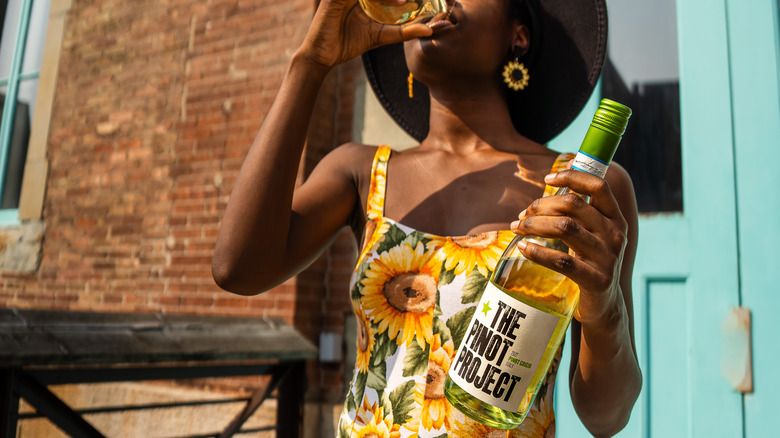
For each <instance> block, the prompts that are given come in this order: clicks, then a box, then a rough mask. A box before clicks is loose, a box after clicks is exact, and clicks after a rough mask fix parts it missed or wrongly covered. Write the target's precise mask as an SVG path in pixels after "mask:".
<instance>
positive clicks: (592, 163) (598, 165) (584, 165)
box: [571, 151, 609, 179]
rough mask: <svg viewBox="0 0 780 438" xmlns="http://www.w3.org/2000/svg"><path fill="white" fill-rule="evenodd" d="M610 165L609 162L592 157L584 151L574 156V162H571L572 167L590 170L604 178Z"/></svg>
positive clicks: (585, 170) (584, 170) (591, 172)
mask: <svg viewBox="0 0 780 438" xmlns="http://www.w3.org/2000/svg"><path fill="white" fill-rule="evenodd" d="M608 167H609V164H608V163H605V162H603V161H601V160H599V159H598V158H595V157H591V156H590V155H588V154H586V153H584V152H582V151H580V152H577V156H576V157H574V162H573V163H572V164H571V168H572V169H577V170H581V171H583V172H588V173H590V174H591V175H596V176H597V177H599V178H602V179H603V178H604V176H605V175H606V174H607V168H608Z"/></svg>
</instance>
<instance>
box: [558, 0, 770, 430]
mask: <svg viewBox="0 0 780 438" xmlns="http://www.w3.org/2000/svg"><path fill="white" fill-rule="evenodd" d="M640 3H641V4H640ZM644 3H646V5H643V4H644ZM669 3H671V8H672V11H673V23H672V26H673V29H672V31H673V32H672V33H674V34H676V36H677V38H676V40H677V50H678V57H677V58H678V59H677V60H678V62H679V66H678V72H679V111H680V116H679V119H680V135H679V138H680V145H681V146H680V149H681V152H680V154H681V159H682V164H681V175H682V200H683V202H682V204H683V207H682V208H681V209H679V210H680V211H676V212H670V213H658V212H656V213H645V214H643V215H642V216H641V219H640V242H639V253H638V255H637V261H636V270H635V276H634V283H633V284H634V290H633V293H634V312H635V331H636V341H637V350H638V355H639V360H640V364H641V367H642V372H643V375H644V385H643V390H642V394H641V396H640V399H639V401H638V403H637V405H636V406H635V408H634V411H633V414H632V418H631V421H630V423H629V424H628V426H627V427H626V429H625V430H624V431H623V432H622V433H621V434H620V435H619V436H622V437H745V438H748V437H756V438H758V437H765V436H778V435H777V434H778V433H780V432H777V424H780V423H778V420H777V415H778V414H777V412H778V409H780V378H778V377H776V376H775V372H774V368H775V367H776V364H777V363H780V362H778V361H780V347H778V345H780V342H778V339H777V336H778V335H780V324H779V323H778V322H776V321H778V319H777V317H776V316H775V312H777V309H780V256H777V255H775V254H776V251H777V248H780V172H777V171H776V170H775V169H774V168H773V167H772V166H773V164H774V162H775V161H777V158H776V157H777V156H778V155H779V154H778V149H780V103H779V102H780V92H779V91H778V85H779V84H780V74H778V66H780V57H778V51H779V50H780V49H779V47H780V44H779V43H778V41H780V37H778V35H779V34H780V32H779V31H778V2H777V0H677V1H676V4H675V2H674V0H662V1H661V0H659V1H657V2H656V1H654V2H639V1H635V0H609V1H608V5H609V7H610V21H611V23H610V24H611V31H614V30H616V29H619V28H620V26H621V23H622V21H621V16H616V14H618V15H620V14H629V13H630V11H629V12H627V8H631V7H633V8H637V10H636V11H634V13H635V14H640V16H641V15H644V20H650V21H651V22H652V20H653V18H652V17H653V15H650V16H649V17H648V15H647V14H648V13H649V11H644V12H643V11H641V9H643V8H646V7H648V5H649V7H652V8H660V7H663V6H664V4H669ZM667 6H668V5H667ZM660 18H663V17H660ZM653 24H654V25H657V26H658V27H657V32H654V33H652V34H651V36H650V38H651V39H655V38H660V36H659V35H663V36H668V33H669V32H664V27H663V25H660V24H659V23H653ZM612 38H615V33H614V32H613V33H612ZM621 38H623V40H622V41H623V45H624V46H625V37H621ZM645 38H647V36H645ZM611 41H612V40H611ZM610 44H611V45H612V42H611V43H610ZM610 50H612V49H610ZM636 51H637V52H640V53H641V54H642V55H643V56H644V54H648V56H650V55H651V53H650V52H651V51H649V50H646V49H643V48H640V47H637V48H636ZM650 68H653V66H649V67H645V69H650ZM605 74H606V72H605ZM600 97H601V96H595V97H594V99H592V100H591V103H590V105H591V107H592V108H595V104H596V102H597V100H598V98H600ZM605 97H610V96H607V95H605ZM583 114H584V115H585V116H586V117H584V118H581V119H580V120H578V121H577V122H576V123H575V124H574V125H573V126H572V127H571V128H570V129H569V130H568V131H567V132H566V133H564V134H562V135H561V136H560V137H559V138H557V139H556V140H555V142H554V143H553V144H552V147H553V148H556V149H565V150H572V149H574V148H576V146H577V144H578V142H579V140H578V139H579V138H580V136H581V135H582V134H581V133H582V132H585V126H586V125H587V123H588V120H587V115H588V114H592V111H589V110H586V111H584V112H583ZM642 116H643V115H642V114H641V113H636V112H635V117H636V118H635V119H634V120H632V123H639V118H641V117H642ZM624 147H625V148H630V147H631V144H624V145H623V146H621V148H624ZM667 159H668V158H667ZM740 306H741V307H742V308H747V309H748V310H749V311H750V313H751V316H752V319H751V320H752V327H749V328H748V329H747V330H746V331H744V332H741V331H739V330H735V328H734V324H733V321H734V320H733V313H734V310H733V309H735V308H737V307H740ZM745 333H748V334H751V335H752V342H749V340H748V338H746V335H745ZM751 346H752V352H751V351H750V350H749V349H748V347H751ZM564 357H568V352H567V353H566V356H564ZM748 373H749V374H748ZM745 374H748V375H749V376H750V375H752V380H750V379H748V380H746V381H747V382H748V383H752V384H753V389H752V392H747V393H743V392H742V391H740V390H737V389H736V388H735V382H736V381H738V380H740V379H741V377H742V376H743V375H745ZM566 377H567V373H563V372H562V373H560V378H559V381H558V385H557V391H558V394H557V400H558V401H557V432H558V436H561V437H566V438H568V437H586V436H589V435H588V433H587V431H586V430H585V429H584V428H583V427H582V426H581V424H580V422H579V420H578V419H577V417H576V414H575V413H574V411H573V408H572V407H571V402H570V398H569V391H568V388H567V382H566Z"/></svg>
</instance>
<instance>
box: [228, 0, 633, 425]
mask: <svg viewBox="0 0 780 438" xmlns="http://www.w3.org/2000/svg"><path fill="white" fill-rule="evenodd" d="M449 6H450V10H449V11H448V13H447V14H441V15H439V16H437V17H435V18H434V19H433V20H431V21H430V22H429V23H427V24H421V23H416V24H411V25H404V26H383V25H380V24H378V23H375V22H373V21H371V20H370V19H369V18H368V17H367V16H366V15H365V14H364V13H363V11H362V10H361V9H360V8H359V6H358V5H357V0H322V2H321V3H320V6H319V8H318V10H317V13H316V15H315V17H314V20H313V23H312V26H311V28H310V31H309V33H308V35H307V37H306V39H305V41H304V43H303V44H302V45H301V47H300V48H299V49H298V51H297V52H296V53H295V55H294V56H293V59H292V61H291V64H290V67H289V69H288V71H287V74H286V76H285V78H284V81H283V83H282V86H281V88H280V90H279V94H278V96H277V98H276V101H275V103H274V105H273V107H272V109H271V110H270V112H269V114H268V116H267V117H266V119H265V121H264V124H263V127H262V128H261V130H260V133H259V134H258V136H257V139H256V141H255V143H254V145H253V146H252V148H251V149H250V151H249V153H248V155H247V157H246V160H245V162H244V165H243V167H242V169H241V172H240V175H239V177H238V179H237V181H236V185H235V187H234V189H233V193H232V195H231V199H230V202H229V204H228V206H227V208H226V211H225V215H224V219H223V222H222V226H221V229H220V233H219V237H218V240H217V245H216V248H215V252H214V258H213V273H214V278H215V280H216V282H217V283H218V284H219V285H220V286H221V287H222V288H224V289H226V290H228V291H231V292H234V293H238V294H244V295H252V294H256V293H258V292H260V291H264V290H267V289H270V288H272V287H274V286H275V285H278V284H280V283H282V282H283V281H285V280H286V279H288V278H289V277H291V276H293V275H295V274H296V273H297V272H299V271H300V270H302V269H303V268H305V267H306V266H307V265H308V264H309V263H310V262H311V261H313V260H314V259H315V258H316V257H317V256H318V255H319V254H320V253H321V251H322V250H324V249H325V248H326V247H327V245H328V243H329V242H330V241H331V240H332V239H333V238H334V237H335V236H336V234H337V233H338V232H339V230H340V229H341V228H342V227H344V226H350V227H351V229H352V231H353V232H354V235H355V237H356V239H357V240H358V241H359V242H363V243H362V246H361V254H360V258H359V260H358V264H357V267H356V270H355V274H354V276H353V285H352V290H351V294H352V298H353V304H354V307H355V311H356V313H357V316H358V321H359V324H358V326H359V332H360V333H359V335H358V359H357V364H356V370H355V378H354V379H353V381H352V384H351V386H350V391H349V394H348V396H347V402H346V404H345V408H344V412H343V414H342V417H341V421H340V428H339V429H340V430H339V432H340V436H419V437H438V436H441V435H443V434H445V433H446V434H448V436H488V435H490V436H493V434H495V433H498V432H497V431H494V430H491V429H489V428H487V427H485V426H482V425H480V424H479V423H475V422H473V421H471V420H469V419H467V418H465V417H464V416H463V415H462V414H460V413H459V412H458V411H457V410H455V409H454V408H452V407H451V405H450V404H449V403H448V402H447V401H446V399H445V398H443V393H442V385H443V381H444V376H445V375H446V371H447V369H448V368H449V366H450V362H451V360H452V358H453V357H454V350H455V349H456V348H457V343H459V342H460V337H459V336H458V331H459V330H463V329H464V327H463V324H467V323H468V321H467V320H466V321H463V319H464V318H462V315H463V314H464V312H465V311H466V310H467V309H468V307H469V306H474V305H475V302H476V301H474V299H475V298H476V299H478V296H476V297H475V296H474V291H475V290H476V289H478V288H475V287H474V285H475V284H479V282H480V281H484V279H485V278H487V277H488V276H489V275H490V272H491V271H492V270H493V269H494V268H495V262H496V259H497V257H498V255H499V254H500V251H501V250H502V249H503V247H505V246H506V244H507V243H508V240H509V239H511V237H512V236H513V235H514V234H513V233H518V234H522V235H536V236H544V237H554V238H560V239H562V240H563V241H565V242H566V243H567V244H568V245H569V247H571V248H572V249H574V250H575V251H574V252H575V254H576V256H571V255H569V254H566V253H562V252H558V251H552V250H547V249H545V248H541V247H537V246H535V245H533V244H528V245H527V246H526V247H524V248H523V252H524V254H525V255H526V256H527V257H528V258H529V259H531V260H534V261H536V262H537V263H539V264H542V265H544V266H547V267H549V268H551V269H553V270H556V271H559V272H561V273H563V274H565V275H567V276H569V277H570V278H571V279H572V280H574V281H575V282H576V283H577V284H578V285H579V286H580V290H581V298H580V304H579V308H578V311H577V313H576V315H575V317H576V319H577V321H576V322H574V323H573V324H572V328H571V330H572V333H573V336H572V357H571V371H570V385H571V394H572V402H573V403H574V406H575V409H576V410H577V412H578V414H579V416H580V418H581V420H582V422H583V423H584V424H585V426H586V427H587V428H588V429H589V430H590V431H591V432H592V433H593V434H594V435H596V436H609V435H612V434H614V433H616V432H617V431H619V430H620V429H622V428H623V427H624V425H625V424H626V422H627V421H628V417H629V415H630V412H631V409H632V407H633V404H634V403H635V401H636V398H637V396H638V393H639V390H640V388H641V374H640V371H639V367H638V364H637V359H636V353H635V347H634V340H633V323H632V304H631V272H632V266H633V259H634V254H635V248H636V239H637V212H636V206H635V200H634V195H633V191H632V188H631V182H630V179H629V177H628V176H627V174H626V173H625V171H624V170H623V169H621V168H620V167H619V166H617V165H613V166H612V167H611V168H610V170H609V172H608V174H607V176H606V179H605V180H600V179H599V178H597V177H593V176H592V175H588V174H585V173H583V172H576V171H571V170H565V163H566V158H567V157H566V156H559V154H557V153H555V152H553V151H550V150H548V149H547V148H546V147H545V146H544V145H543V144H542V143H544V142H546V141H548V140H549V139H550V138H552V137H553V136H554V135H556V134H557V133H558V132H560V130H562V129H563V128H564V127H565V126H566V125H567V124H568V123H569V122H570V121H571V120H572V119H573V118H574V117H575V116H576V114H577V112H578V111H579V110H580V109H581V108H582V106H583V105H584V103H585V101H586V100H587V96H588V95H589V94H590V93H591V91H592V89H593V86H594V84H595V81H596V78H597V77H598V72H599V71H600V68H601V63H602V62H603V56H604V53H603V52H604V44H605V43H604V41H605V37H606V35H605V32H606V28H605V26H606V18H605V11H604V5H603V0H577V1H571V0H566V1H563V0H558V1H552V0H542V1H541V2H540V1H538V0H457V1H454V2H452V1H451V2H450V4H449ZM401 42H404V43H403V45H401V44H399V43H401ZM370 49H374V50H372V51H371V52H369V53H368V54H366V55H365V56H364V61H365V62H366V68H367V72H368V76H369V79H370V80H371V82H372V85H373V86H374V88H375V91H377V93H378V96H379V98H380V101H382V103H383V104H384V105H385V107H386V108H387V109H388V111H389V112H390V114H391V115H392V116H393V117H394V118H395V119H396V121H398V123H399V124H400V125H401V126H402V127H404V128H405V129H407V131H409V132H410V133H411V134H412V135H414V136H415V137H417V138H418V140H420V141H421V143H420V145H419V146H417V147H415V148H412V149H409V150H405V151H403V152H393V153H392V154H390V150H389V149H388V148H386V147H380V148H377V147H374V146H365V145H359V144H346V145H343V146H341V147H339V148H337V149H336V150H334V151H333V152H331V153H330V154H329V155H327V156H326V157H325V158H324V159H323V160H322V161H321V162H320V163H319V164H318V165H317V167H316V168H315V169H314V171H313V172H312V174H311V176H310V177H309V178H308V180H307V181H306V182H305V183H304V184H303V185H302V186H301V187H300V188H299V189H297V190H294V184H295V179H296V175H297V170H298V164H299V161H300V156H301V153H302V150H303V145H304V141H305V135H306V132H307V128H308V123H309V121H310V118H311V113H312V109H313V107H314V101H315V99H316V96H317V92H318V90H319V88H320V86H321V84H322V81H323V79H324V77H325V75H326V74H327V73H328V71H329V70H330V69H331V68H333V67H334V66H335V65H338V64H339V63H341V62H344V61H347V60H349V59H352V58H354V57H356V56H358V55H361V54H363V53H364V52H366V51H367V50H370ZM514 60H518V61H523V65H524V68H517V67H516V66H515V67H512V64H508V63H509V62H511V61H514ZM526 63H527V65H528V67H527V68H526V67H525V65H526ZM505 65H510V68H509V71H508V73H507V76H509V78H508V79H507V81H508V82H509V83H510V84H514V88H523V90H521V91H520V92H519V93H520V94H516V93H515V92H514V91H510V90H508V89H507V88H506V84H505V83H504V82H503V81H502V71H503V70H504V66H505ZM407 66H408V69H409V70H408V71H411V73H412V76H410V78H409V80H410V82H411V83H412V84H413V85H411V86H410V88H411V90H410V94H411V96H403V98H402V97H399V92H398V90H399V88H403V89H404V92H405V93H406V92H407V91H406V90H405V88H404V87H399V86H397V85H394V84H398V83H402V84H405V82H406V72H407V70H406V68H407ZM524 69H527V70H528V71H529V72H530V74H529V76H530V77H524V74H523V73H524V71H523V70H524ZM518 83H520V84H521V85H520V86H518V85H517V84H518ZM423 84H424V85H423ZM404 86H405V85H404ZM426 86H427V87H426ZM523 93H525V94H523ZM577 146H578V145H572V149H575V148H576V147H577ZM391 155H392V159H390V157H391ZM551 169H556V170H561V171H560V172H556V173H553V174H551V175H548V176H545V175H547V174H548V173H550V170H551ZM545 184H547V185H548V186H554V187H561V186H568V187H571V188H572V189H573V190H574V191H576V192H578V193H583V194H587V195H590V196H591V204H590V205H589V204H586V203H585V202H583V201H582V200H581V199H580V198H579V197H577V196H575V195H564V196H550V197H542V194H543V192H544V190H545ZM510 230H511V231H510ZM556 362H557V361H556ZM556 371H557V365H556V366H555V367H554V368H553V370H552V371H551V375H550V376H548V383H547V384H546V386H545V388H543V390H542V391H541V392H540V395H539V396H538V397H537V400H536V402H535V404H534V406H535V407H534V410H533V411H532V412H531V413H530V414H529V415H528V417H527V418H526V420H525V421H524V422H523V424H522V425H521V426H520V427H519V428H518V429H515V430H511V431H508V432H502V433H504V434H508V436H554V433H555V423H554V414H553V412H552V406H553V403H552V392H553V391H552V389H553V388H552V387H553V382H554V380H555V379H554V378H555V375H554V373H555V372H556ZM372 433H373V434H376V435H371V434H372Z"/></svg>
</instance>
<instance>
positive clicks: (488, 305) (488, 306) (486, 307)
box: [482, 301, 493, 318]
mask: <svg viewBox="0 0 780 438" xmlns="http://www.w3.org/2000/svg"><path fill="white" fill-rule="evenodd" d="M491 310H493V309H491V308H490V301H488V302H486V303H485V305H484V306H482V313H484V314H485V317H486V318H487V314H488V312H490V311H491Z"/></svg>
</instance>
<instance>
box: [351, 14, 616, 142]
mask: <svg viewBox="0 0 780 438" xmlns="http://www.w3.org/2000/svg"><path fill="white" fill-rule="evenodd" d="M512 1H517V0H512ZM523 1H524V2H525V3H526V5H527V7H528V9H529V11H530V16H531V23H530V26H529V27H530V28H531V29H532V34H531V48H530V50H529V52H528V54H527V55H526V56H524V58H523V59H521V62H524V63H525V64H526V66H527V67H528V69H529V74H530V77H531V79H530V81H529V84H528V86H527V87H526V88H525V90H520V91H508V93H509V94H508V103H509V111H510V113H511V116H512V123H513V124H514V126H515V129H517V131H518V132H520V134H522V135H523V136H525V137H527V138H529V139H531V140H533V141H536V142H538V143H542V144H544V143H547V142H548V141H549V140H551V139H553V138H554V137H555V136H556V135H558V134H559V133H560V132H561V131H563V130H564V129H565V128H566V127H567V126H568V125H569V124H570V123H571V122H572V121H573V120H574V119H575V118H576V117H577V115H578V114H579V113H580V111H582V108H583V107H584V106H585V104H586V103H587V102H588V99H589V98H590V95H591V94H592V93H593V89H594V88H595V86H596V83H597V81H598V78H599V75H600V74H601V68H602V66H603V64H604V58H605V56H606V47H607V7H606V4H605V3H604V0H523ZM363 65H364V67H365V69H366V75H367V77H368V81H369V83H370V84H371V87H372V88H373V89H374V93H375V94H376V96H377V99H379V102H380V103H381V104H382V106H384V108H385V110H386V111H387V112H388V113H389V114H390V116H391V117H392V118H393V119H395V121H396V123H398V125H399V126H400V127H401V128H403V129H404V130H405V131H406V132H407V133H409V135H411V136H412V137H414V138H415V139H416V140H417V141H422V140H423V139H424V138H425V137H426V136H427V135H428V123H429V117H430V105H431V103H430V96H429V94H428V89H427V87H426V86H425V85H424V84H422V83H421V82H419V81H414V89H413V91H414V98H410V97H409V89H408V82H407V77H408V75H409V69H408V67H407V66H406V59H405V57H404V49H403V43H398V44H391V45H387V46H382V47H379V48H376V49H373V50H371V51H369V52H366V53H365V54H364V55H363ZM497 80H500V78H497Z"/></svg>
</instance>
